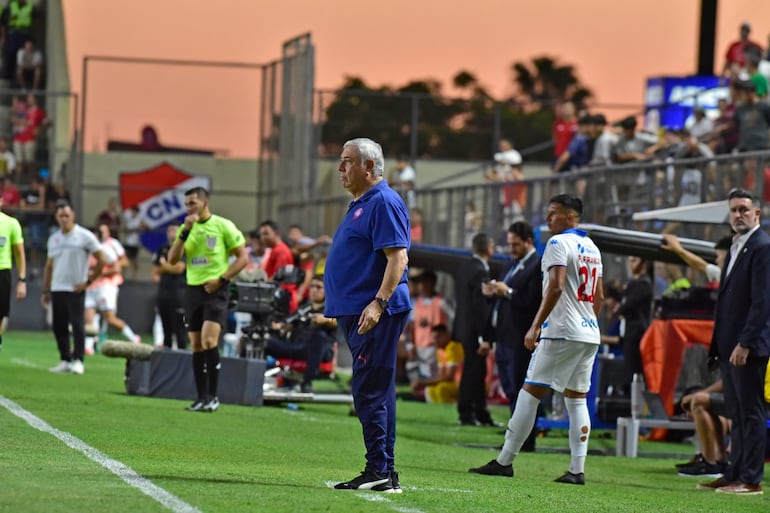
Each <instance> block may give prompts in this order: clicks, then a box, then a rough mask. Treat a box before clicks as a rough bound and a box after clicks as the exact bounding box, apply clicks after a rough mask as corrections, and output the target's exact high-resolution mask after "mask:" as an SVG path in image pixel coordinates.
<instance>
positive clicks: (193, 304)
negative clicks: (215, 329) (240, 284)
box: [185, 285, 230, 333]
mask: <svg viewBox="0 0 770 513" xmlns="http://www.w3.org/2000/svg"><path fill="white" fill-rule="evenodd" d="M229 299H230V287H228V286H223V287H220V288H219V290H217V291H216V292H214V293H213V294H209V293H207V292H206V291H205V290H203V285H188V286H187V291H186V293H185V324H186V325H187V331H190V332H192V333H196V332H199V331H201V328H202V327H203V322H204V321H212V322H216V323H217V324H219V325H220V326H224V325H225V321H226V320H227V303H228V301H229Z"/></svg>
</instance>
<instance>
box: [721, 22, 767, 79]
mask: <svg viewBox="0 0 770 513" xmlns="http://www.w3.org/2000/svg"><path fill="white" fill-rule="evenodd" d="M740 30H741V32H740V34H741V35H740V39H739V40H738V41H735V42H734V43H732V44H731V45H730V46H729V47H728V48H727V54H726V55H725V67H724V69H723V70H722V74H723V75H725V76H732V77H737V76H738V73H740V71H741V70H742V69H743V68H745V67H746V57H745V55H744V54H745V52H746V50H748V49H749V48H751V47H756V50H757V51H758V52H759V55H762V47H761V46H759V45H758V44H757V43H755V42H754V41H751V40H750V39H749V33H750V32H751V25H749V24H748V23H747V22H745V21H744V22H743V23H741V29H740Z"/></svg>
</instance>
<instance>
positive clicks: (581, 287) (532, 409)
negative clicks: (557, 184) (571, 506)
mask: <svg viewBox="0 0 770 513" xmlns="http://www.w3.org/2000/svg"><path fill="white" fill-rule="evenodd" d="M582 213H583V202H582V201H581V200H580V198H578V197H576V196H571V195H568V194H559V195H557V196H554V197H552V198H551V199H550V201H549V202H548V212H547V214H546V223H547V224H548V229H549V230H550V231H551V233H552V234H553V236H552V237H551V238H550V239H549V240H548V243H547V244H546V248H545V252H544V254H543V258H542V270H543V299H542V301H541V303H540V308H539V309H538V312H537V314H536V315H535V319H534V320H533V321H532V326H531V327H530V328H529V331H528V332H527V334H526V335H525V337H524V345H525V346H526V347H527V348H528V349H530V350H535V352H534V354H533V355H532V360H531V361H530V364H529V369H528V371H527V378H526V381H525V382H524V388H523V389H522V390H521V392H520V393H519V397H518V399H517V401H516V408H515V409H514V412H513V415H511V419H510V420H509V421H508V429H507V430H506V431H505V443H504V444H503V448H502V450H501V451H500V454H499V455H498V456H497V458H496V459H494V460H492V461H490V462H489V463H487V464H486V465H483V466H481V467H477V468H471V469H469V472H474V473H477V474H484V475H491V476H507V477H513V460H514V458H515V457H516V455H517V454H518V452H519V450H520V449H521V446H522V444H523V443H524V440H525V439H526V438H527V436H528V435H529V433H530V431H531V430H532V427H533V426H534V424H535V420H536V417H537V406H538V404H540V399H541V398H542V397H543V396H544V395H545V393H546V392H547V391H548V389H549V388H551V389H553V390H556V391H558V392H563V393H564V402H565V405H566V407H567V412H568V413H569V447H570V465H569V470H568V471H567V472H566V473H565V474H564V475H562V476H560V477H558V478H557V479H556V482H558V483H567V484H577V485H582V484H585V475H584V466H585V459H586V455H587V454H588V437H589V434H590V431H591V419H590V417H589V415H588V405H587V403H586V393H587V392H588V389H589V388H590V386H591V372H592V369H593V364H594V359H595V358H596V352H597V349H598V348H599V342H600V335H599V324H598V321H597V317H598V315H599V311H600V310H601V307H602V301H603V299H604V292H603V291H604V288H603V286H602V257H601V253H600V252H599V249H598V248H597V247H596V245H595V244H594V243H593V241H592V240H591V239H590V238H589V237H588V236H587V235H586V233H585V232H584V231H582V230H579V229H578V228H577V226H578V223H579V222H580V216H581V215H582Z"/></svg>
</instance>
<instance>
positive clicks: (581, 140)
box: [551, 114, 593, 174]
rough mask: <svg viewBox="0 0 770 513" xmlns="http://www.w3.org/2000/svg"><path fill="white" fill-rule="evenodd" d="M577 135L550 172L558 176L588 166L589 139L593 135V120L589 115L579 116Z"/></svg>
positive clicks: (589, 153)
mask: <svg viewBox="0 0 770 513" xmlns="http://www.w3.org/2000/svg"><path fill="white" fill-rule="evenodd" d="M577 126H578V128H577V133H576V134H575V137H573V138H572V140H571V141H570V143H569V146H568V147H567V149H566V150H565V151H564V152H562V154H561V155H560V156H559V158H558V159H557V160H556V163H555V164H554V165H553V169H552V170H551V172H552V173H553V174H558V173H562V172H566V171H576V170H578V169H580V168H582V167H584V166H586V165H587V164H588V162H589V161H590V160H591V155H592V152H591V151H590V149H589V138H590V137H591V135H592V133H593V118H592V117H591V116H589V115H587V114H586V115H583V116H580V119H578V122H577Z"/></svg>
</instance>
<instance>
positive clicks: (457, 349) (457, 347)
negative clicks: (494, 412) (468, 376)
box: [411, 324, 463, 403]
mask: <svg viewBox="0 0 770 513" xmlns="http://www.w3.org/2000/svg"><path fill="white" fill-rule="evenodd" d="M430 335H431V338H432V344H433V345H434V346H435V347H436V358H437V361H438V372H437V373H436V375H435V376H433V377H430V378H419V379H417V380H416V381H414V382H412V384H411V386H412V391H413V392H414V394H415V395H416V396H418V397H420V396H424V397H425V402H428V403H456V402H457V396H458V391H459V386H460V378H461V375H460V369H461V368H462V364H463V345H462V344H461V343H459V342H457V341H456V340H452V334H451V333H450V332H449V329H447V327H446V325H444V324H438V325H436V326H433V327H432V328H431V329H430Z"/></svg>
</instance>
